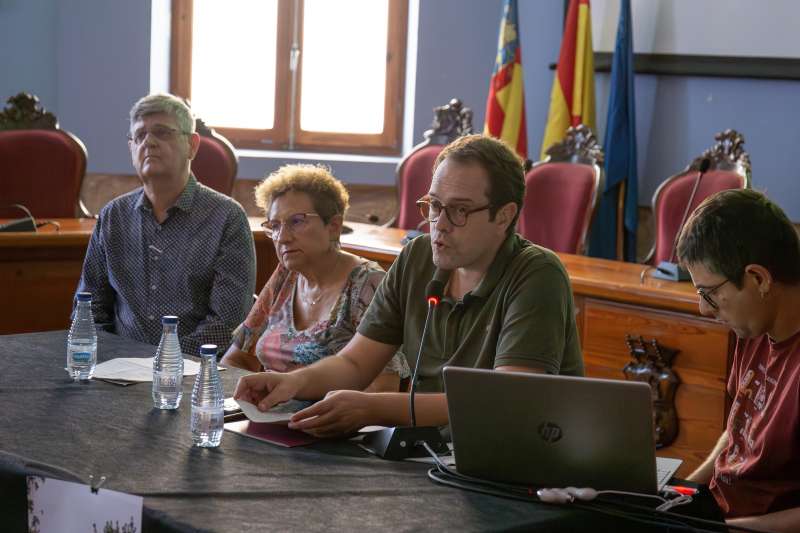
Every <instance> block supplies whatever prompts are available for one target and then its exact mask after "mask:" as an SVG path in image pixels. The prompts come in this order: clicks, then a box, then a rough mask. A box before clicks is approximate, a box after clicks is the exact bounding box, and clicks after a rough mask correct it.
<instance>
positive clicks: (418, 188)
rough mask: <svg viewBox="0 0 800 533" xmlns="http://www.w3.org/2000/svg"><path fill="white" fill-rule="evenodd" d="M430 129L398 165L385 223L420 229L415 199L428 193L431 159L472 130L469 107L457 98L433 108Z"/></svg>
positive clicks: (431, 173)
mask: <svg viewBox="0 0 800 533" xmlns="http://www.w3.org/2000/svg"><path fill="white" fill-rule="evenodd" d="M433 112H434V118H433V124H432V125H431V129H429V130H428V131H426V132H425V140H424V141H423V142H421V143H420V144H418V145H416V146H415V147H414V148H412V150H411V151H410V152H409V153H408V154H406V156H405V157H403V159H402V160H401V161H400V163H399V164H398V165H397V213H396V214H395V216H394V217H393V218H392V219H391V220H389V222H387V223H386V224H385V225H386V226H389V227H397V228H402V229H422V226H424V224H421V223H422V222H423V220H422V215H421V214H420V212H419V209H418V208H417V204H416V202H417V200H419V199H420V198H421V197H422V196H424V195H426V194H427V193H428V190H429V189H430V186H431V179H432V178H433V163H434V161H436V157H437V156H438V155H439V152H441V151H442V149H444V147H445V145H447V144H448V143H450V142H451V141H453V140H454V139H456V138H457V137H460V136H461V135H467V134H469V133H472V110H470V109H469V108H468V107H464V106H463V105H462V104H461V101H460V100H458V99H457V98H453V99H452V100H450V103H448V104H446V105H443V106H440V107H436V108H434V109H433Z"/></svg>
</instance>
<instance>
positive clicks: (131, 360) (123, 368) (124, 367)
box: [94, 357, 200, 385]
mask: <svg viewBox="0 0 800 533" xmlns="http://www.w3.org/2000/svg"><path fill="white" fill-rule="evenodd" d="M199 372H200V363H198V362H196V361H192V360H190V359H184V360H183V375H184V376H195V375H197V374H198V373H199ZM94 377H95V378H97V379H103V380H106V381H111V382H112V383H119V384H122V385H128V384H131V383H145V382H148V381H153V358H152V357H118V358H116V359H111V360H110V361H105V362H103V363H100V364H99V365H97V368H95V371H94Z"/></svg>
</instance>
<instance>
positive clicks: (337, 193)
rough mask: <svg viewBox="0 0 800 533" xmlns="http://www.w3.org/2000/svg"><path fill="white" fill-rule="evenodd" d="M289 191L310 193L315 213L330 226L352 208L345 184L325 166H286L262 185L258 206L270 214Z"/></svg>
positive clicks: (259, 187)
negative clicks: (275, 202)
mask: <svg viewBox="0 0 800 533" xmlns="http://www.w3.org/2000/svg"><path fill="white" fill-rule="evenodd" d="M289 191H295V192H302V193H306V194H307V195H308V196H309V197H310V198H311V202H312V203H313V204H314V210H315V211H316V212H317V214H318V215H319V216H320V218H322V221H323V222H324V223H325V224H327V223H328V222H330V221H331V218H333V217H334V216H336V215H342V217H344V215H345V213H346V212H347V208H348V207H349V206H350V195H349V194H348V193H347V189H345V187H344V184H342V182H341V181H339V180H337V179H336V178H334V177H333V174H331V171H330V169H329V168H327V167H325V166H324V165H308V164H297V165H284V166H282V167H281V168H279V169H278V170H276V171H275V172H273V173H272V174H270V175H269V176H267V177H266V178H265V179H264V181H262V182H261V183H259V184H258V186H257V187H256V189H255V195H256V205H258V207H260V208H261V209H263V210H264V212H267V211H269V208H270V206H271V205H272V202H274V201H275V199H276V198H278V197H279V196H282V195H284V194H286V193H287V192H289Z"/></svg>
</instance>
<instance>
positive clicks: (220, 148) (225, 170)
mask: <svg viewBox="0 0 800 533" xmlns="http://www.w3.org/2000/svg"><path fill="white" fill-rule="evenodd" d="M195 127H196V129H197V133H199V134H200V148H199V149H198V150H197V155H196V156H195V158H194V160H192V173H194V175H195V177H196V178H197V180H198V181H199V182H200V183H202V184H204V185H206V186H208V187H211V188H212V189H214V190H215V191H218V192H221V193H222V194H227V195H228V196H231V194H232V193H233V184H234V182H235V181H236V173H237V172H238V170H239V158H238V157H237V156H236V151H235V150H234V148H233V145H232V144H231V143H230V141H228V139H226V138H225V137H223V136H222V135H220V134H219V133H217V132H216V131H214V130H213V129H212V128H210V127H208V126H206V124H205V122H203V121H202V120H201V119H199V118H198V119H197V120H196V122H195Z"/></svg>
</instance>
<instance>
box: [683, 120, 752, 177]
mask: <svg viewBox="0 0 800 533" xmlns="http://www.w3.org/2000/svg"><path fill="white" fill-rule="evenodd" d="M714 140H715V141H716V142H715V143H714V146H712V147H711V148H709V149H708V150H706V151H705V152H703V153H702V154H701V155H700V157H698V158H696V159H695V160H694V161H692V163H691V164H690V165H689V170H698V169H699V168H700V164H701V162H702V161H703V159H706V158H708V160H709V161H710V162H711V165H710V166H709V168H712V169H718V170H732V171H734V172H736V173H737V174H740V175H742V176H745V177H747V178H748V181H749V179H750V155H749V154H748V153H747V152H746V151H745V150H744V136H743V135H742V134H741V133H739V132H738V131H736V130H732V129H727V130H725V131H721V132H719V133H717V134H716V135H714Z"/></svg>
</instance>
